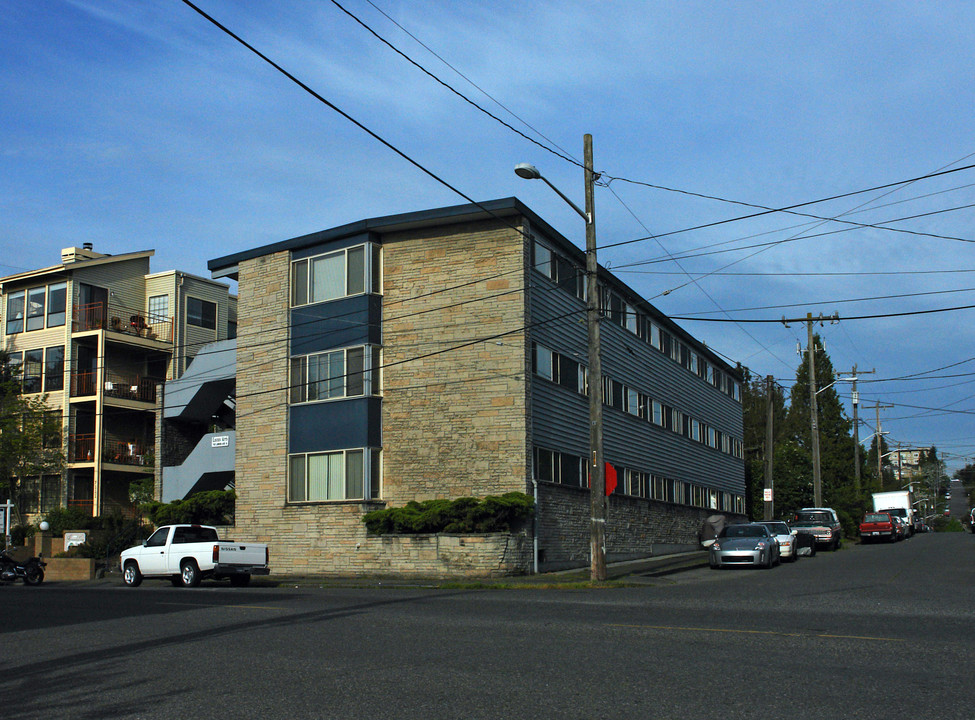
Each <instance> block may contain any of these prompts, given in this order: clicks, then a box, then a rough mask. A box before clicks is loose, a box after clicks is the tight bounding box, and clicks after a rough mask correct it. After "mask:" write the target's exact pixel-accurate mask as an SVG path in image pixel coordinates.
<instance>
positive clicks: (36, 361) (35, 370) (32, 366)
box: [24, 348, 44, 393]
mask: <svg viewBox="0 0 975 720" xmlns="http://www.w3.org/2000/svg"><path fill="white" fill-rule="evenodd" d="M43 368H44V351H43V350H42V349H40V348H38V349H37V350H26V351H25V352H24V392H25V393H39V392H40V391H41V377H42V374H43Z"/></svg>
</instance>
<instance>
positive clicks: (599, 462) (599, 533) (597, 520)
mask: <svg viewBox="0 0 975 720" xmlns="http://www.w3.org/2000/svg"><path fill="white" fill-rule="evenodd" d="M583 164H584V166H585V179H586V215H587V216H588V218H587V222H586V306H587V308H586V327H587V330H588V335H589V452H590V455H591V457H590V458H589V462H590V463H591V465H590V467H589V507H590V511H591V514H592V523H591V529H590V557H591V566H590V578H591V579H592V580H593V581H602V580H605V579H606V473H605V465H604V464H603V372H602V363H601V361H600V353H599V283H598V282H597V279H596V275H597V270H598V267H599V266H598V264H597V263H596V192H595V190H596V187H595V186H596V175H595V173H594V172H593V169H592V168H593V163H592V135H590V134H588V133H587V134H586V135H584V136H583Z"/></svg>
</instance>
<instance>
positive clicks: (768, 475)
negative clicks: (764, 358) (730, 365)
mask: <svg viewBox="0 0 975 720" xmlns="http://www.w3.org/2000/svg"><path fill="white" fill-rule="evenodd" d="M774 388H775V380H774V379H773V378H772V376H771V375H768V376H766V378H765V495H766V499H765V514H764V516H763V517H764V518H765V520H771V519H772V516H773V514H774V511H775V497H774V495H773V493H774V485H775V483H774V482H773V480H772V478H773V475H772V468H773V464H774V455H775V444H774V440H773V438H774V437H775V436H774V434H773V432H772V421H773V419H774V418H773V412H772V409H773V403H772V390H773V389H774Z"/></svg>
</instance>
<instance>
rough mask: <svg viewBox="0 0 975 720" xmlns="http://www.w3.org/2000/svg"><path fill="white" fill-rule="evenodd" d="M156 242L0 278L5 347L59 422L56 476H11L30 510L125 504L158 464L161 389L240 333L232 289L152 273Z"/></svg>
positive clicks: (79, 255) (66, 254)
mask: <svg viewBox="0 0 975 720" xmlns="http://www.w3.org/2000/svg"><path fill="white" fill-rule="evenodd" d="M153 254H154V251H152V250H143V251H137V252H129V253H123V254H119V255H108V254H104V253H99V252H96V251H95V250H94V249H93V247H92V246H91V244H85V246H84V247H82V248H74V247H72V248H65V249H64V250H62V251H61V262H60V263H58V264H55V265H51V266H48V267H44V268H40V269H37V270H30V271H26V272H21V273H17V274H14V275H9V276H7V277H3V278H0V347H2V348H3V349H4V350H5V351H6V352H7V353H8V357H9V360H8V361H9V362H10V363H12V364H14V365H17V366H19V368H20V375H21V378H22V382H23V392H24V393H25V394H40V395H44V396H46V402H47V405H48V407H49V408H50V412H51V413H52V414H58V415H59V416H60V418H61V426H62V447H63V449H64V454H65V459H66V467H65V471H64V472H63V473H62V474H61V475H57V476H45V477H39V478H38V477H31V478H19V479H18V488H17V490H18V492H17V495H18V498H19V499H20V502H21V512H22V513H23V514H25V515H27V516H28V517H30V516H34V515H37V514H40V513H43V512H45V511H48V510H51V509H53V508H56V507H63V506H75V507H80V508H82V509H84V510H85V511H86V512H90V513H92V514H93V515H99V514H102V513H105V512H109V511H111V510H113V509H119V510H122V511H123V512H127V511H128V510H130V501H129V484H130V483H131V482H132V481H133V480H137V479H141V478H144V477H146V476H152V475H154V474H155V472H156V462H155V455H156V452H155V428H156V407H157V398H156V387H157V385H158V384H159V383H162V382H164V381H165V380H167V379H170V378H175V377H178V376H179V375H180V374H181V373H182V371H183V370H184V369H185V367H186V365H187V363H188V362H189V360H190V359H191V358H192V357H193V355H195V354H196V352H197V351H198V350H199V348H200V347H202V346H203V345H204V344H206V343H208V342H214V341H217V340H225V339H227V337H228V336H232V335H234V334H235V328H236V319H237V318H236V297H235V296H233V295H231V294H230V292H229V291H230V288H229V287H228V286H227V285H225V284H223V283H219V282H215V281H213V280H210V279H206V278H201V277H197V276H194V275H191V274H188V273H184V272H181V271H176V270H171V271H168V272H162V273H155V274H152V273H150V268H149V262H150V258H151V257H152V255H153Z"/></svg>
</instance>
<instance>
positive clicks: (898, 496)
mask: <svg viewBox="0 0 975 720" xmlns="http://www.w3.org/2000/svg"><path fill="white" fill-rule="evenodd" d="M873 510H874V512H882V511H887V512H890V513H892V514H894V515H898V516H899V517H900V518H901V519H902V520H903V521H904V524H905V525H906V526H907V533H908V536H910V535H913V534H914V531H915V530H916V529H917V515H916V514H915V512H914V495H913V494H911V491H910V490H894V491H892V492H880V493H874V494H873Z"/></svg>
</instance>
